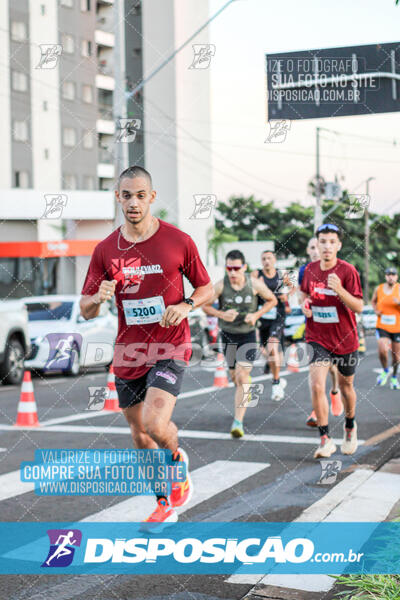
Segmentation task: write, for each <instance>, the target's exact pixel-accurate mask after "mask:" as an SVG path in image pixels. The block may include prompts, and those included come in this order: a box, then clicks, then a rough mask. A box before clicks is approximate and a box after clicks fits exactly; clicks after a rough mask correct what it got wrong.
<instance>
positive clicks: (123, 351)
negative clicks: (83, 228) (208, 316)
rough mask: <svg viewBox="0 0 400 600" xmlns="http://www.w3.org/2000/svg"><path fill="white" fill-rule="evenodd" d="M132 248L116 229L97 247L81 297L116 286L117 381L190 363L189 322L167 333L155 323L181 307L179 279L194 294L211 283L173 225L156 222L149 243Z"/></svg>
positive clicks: (188, 243) (184, 236) (193, 248)
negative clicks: (104, 285) (170, 361)
mask: <svg viewBox="0 0 400 600" xmlns="http://www.w3.org/2000/svg"><path fill="white" fill-rule="evenodd" d="M118 238H119V246H120V248H122V250H119V249H118ZM131 245H132V242H128V241H127V240H125V238H124V237H123V236H122V235H120V230H119V229H117V230H116V231H113V233H111V235H109V236H108V237H107V238H106V239H105V240H103V241H102V242H100V243H99V244H98V245H97V246H96V248H95V250H94V253H93V256H92V259H91V261H90V265H89V270H88V273H87V276H86V280H85V283H84V285H83V288H82V294H83V295H93V294H95V293H96V292H97V291H98V289H99V286H100V283H101V282H102V281H103V280H104V279H107V280H110V281H112V280H113V279H115V280H117V285H116V290H115V299H116V305H117V308H118V335H117V339H116V343H115V352H114V360H113V367H114V372H115V374H116V375H117V377H120V378H121V379H137V378H139V377H141V376H142V375H144V374H145V373H146V372H147V371H148V370H149V369H150V368H151V366H152V365H153V364H154V363H155V362H157V360H163V359H167V358H175V359H177V360H183V361H186V362H187V361H188V360H189V359H190V356H191V352H192V350H191V338H190V329H189V324H188V320H187V319H184V320H183V321H182V322H181V323H180V324H179V325H177V326H170V327H168V328H166V327H161V326H160V325H159V320H160V318H161V314H162V312H163V311H164V310H165V308H166V307H167V306H169V305H171V304H179V302H182V300H183V297H184V288H183V275H185V276H186V277H187V279H188V280H189V281H190V283H191V284H192V286H193V287H194V288H197V287H200V286H202V285H206V284H207V283H209V281H210V278H209V276H208V273H207V271H206V269H205V267H204V265H203V263H202V260H201V258H200V255H199V253H198V250H197V247H196V245H195V243H194V241H193V240H192V238H191V237H190V236H189V235H187V234H186V233H184V232H183V231H181V230H180V229H178V228H177V227H175V226H174V225H170V224H169V223H166V222H165V221H162V220H160V219H159V228H158V229H157V231H156V232H155V233H154V234H153V235H152V236H151V237H150V238H148V239H147V240H144V241H142V242H138V243H137V244H136V245H135V246H134V247H133V248H129V246H131Z"/></svg>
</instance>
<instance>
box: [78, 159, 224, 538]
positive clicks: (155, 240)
mask: <svg viewBox="0 0 400 600" xmlns="http://www.w3.org/2000/svg"><path fill="white" fill-rule="evenodd" d="M115 196H116V199H117V201H118V202H119V204H120V205H121V208H122V212H123V214H124V217H125V223H124V224H123V225H122V226H121V227H118V229H116V230H115V231H113V233H111V235H109V236H108V237H107V238H106V239H105V240H103V241H102V242H100V243H99V244H98V245H97V246H96V248H95V250H94V253H93V256H92V259H91V262H90V266H89V270H88V273H87V276H86V280H85V283H84V286H83V289H82V299H81V312H82V315H83V316H84V318H85V319H92V318H94V317H96V316H97V315H98V313H99V309H100V304H101V303H102V302H105V301H106V300H110V299H111V298H112V296H114V294H115V297H116V304H117V308H118V335H117V340H116V344H115V352H114V359H113V367H114V372H115V376H116V377H115V383H116V388H117V392H118V397H119V405H120V407H121V408H122V410H123V413H124V415H125V418H126V420H127V421H128V423H129V426H130V429H131V432H132V437H133V442H134V445H135V446H136V447H137V448H148V449H156V448H158V447H160V448H165V449H168V450H171V451H172V453H173V455H172V458H173V460H174V461H184V462H185V463H186V469H187V468H188V457H187V455H186V452H185V451H184V450H182V449H181V448H179V447H178V430H177V427H176V425H175V424H174V423H173V422H172V421H171V415H172V412H173V409H174V406H175V402H176V397H177V395H178V394H179V391H180V388H181V384H182V378H183V372H184V367H185V365H186V364H187V362H188V361H189V359H190V356H191V340H190V330H189V324H188V320H187V316H188V314H189V312H190V310H191V309H192V308H194V307H197V306H200V305H201V304H203V303H204V302H206V301H208V300H209V299H210V298H211V296H212V294H213V287H212V284H211V282H210V278H209V276H208V274H207V271H206V269H205V267H204V265H203V263H202V261H201V259H200V256H199V253H198V251H197V248H196V245H195V243H194V242H193V240H192V239H191V237H190V236H189V235H187V234H186V233H184V232H183V231H181V230H179V229H178V228H177V227H175V226H173V225H169V224H168V223H166V222H165V221H161V220H160V219H158V218H156V217H155V216H153V215H152V214H151V211H150V206H151V204H153V202H154V200H155V198H156V192H155V191H154V190H153V185H152V180H151V176H150V174H149V173H148V172H147V171H146V170H145V169H143V168H142V167H139V166H133V167H130V168H129V169H126V170H125V171H123V172H122V173H121V175H120V177H119V180H118V189H117V190H116V192H115ZM183 275H185V276H186V277H187V279H188V280H189V281H190V283H191V284H192V286H193V288H194V291H193V293H192V294H191V297H190V298H185V296H184V288H183ZM192 491H193V486H192V482H191V479H190V476H189V475H188V476H187V479H186V481H185V482H183V483H178V482H176V483H173V484H172V493H171V495H170V496H169V497H168V498H167V497H166V496H157V507H156V510H155V511H154V512H153V513H152V514H151V515H150V517H149V518H148V519H147V521H148V522H150V524H152V525H153V526H154V528H155V527H157V525H158V524H161V523H164V522H173V521H177V519H178V517H177V514H176V512H175V510H174V507H177V506H183V505H184V504H186V503H187V502H189V500H190V497H191V495H192Z"/></svg>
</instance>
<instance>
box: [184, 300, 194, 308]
mask: <svg viewBox="0 0 400 600" xmlns="http://www.w3.org/2000/svg"><path fill="white" fill-rule="evenodd" d="M183 302H186V304H190V306H191V307H192V308H193V307H194V300H193V299H192V298H184V299H183Z"/></svg>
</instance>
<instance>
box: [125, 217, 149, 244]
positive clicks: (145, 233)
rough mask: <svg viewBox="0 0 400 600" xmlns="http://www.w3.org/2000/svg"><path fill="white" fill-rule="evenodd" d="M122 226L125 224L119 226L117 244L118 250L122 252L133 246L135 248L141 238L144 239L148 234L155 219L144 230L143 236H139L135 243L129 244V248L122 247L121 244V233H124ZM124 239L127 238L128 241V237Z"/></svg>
mask: <svg viewBox="0 0 400 600" xmlns="http://www.w3.org/2000/svg"><path fill="white" fill-rule="evenodd" d="M153 218H154V217H153ZM122 227H123V226H122V225H121V227H120V228H119V233H118V242H117V245H118V250H120V251H121V252H126V251H127V250H131V248H134V247H135V246H136V244H137V243H138V242H139V241H140V240H141V239H142V240H143V238H145V237H146V235H147V234H148V233H149V231H150V230H151V228H152V227H153V219H152V220H151V223H150V227H149V228H148V229H147V230H146V231H145V232H144V234H143V235H142V236H139V237H138V239H137V240H136V241H135V242H133V244H131V245H130V246H128V248H121V245H120V241H121V235H122ZM124 239H125V241H128V240H127V239H126V238H124Z"/></svg>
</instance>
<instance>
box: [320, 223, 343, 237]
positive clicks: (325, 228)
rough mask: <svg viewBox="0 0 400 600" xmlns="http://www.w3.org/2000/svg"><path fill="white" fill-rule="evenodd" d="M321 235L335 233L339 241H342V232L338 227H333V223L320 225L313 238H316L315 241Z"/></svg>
mask: <svg viewBox="0 0 400 600" xmlns="http://www.w3.org/2000/svg"><path fill="white" fill-rule="evenodd" d="M321 233H336V235H337V236H338V238H339V240H342V237H343V234H342V230H341V229H340V227H339V226H338V225H335V224H334V223H323V224H322V225H320V226H319V227H318V228H317V230H316V232H315V237H316V238H317V240H318V239H319V236H320V235H321Z"/></svg>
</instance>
